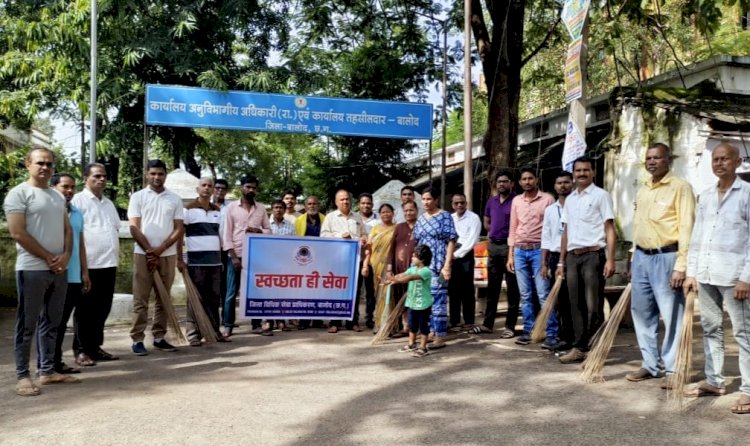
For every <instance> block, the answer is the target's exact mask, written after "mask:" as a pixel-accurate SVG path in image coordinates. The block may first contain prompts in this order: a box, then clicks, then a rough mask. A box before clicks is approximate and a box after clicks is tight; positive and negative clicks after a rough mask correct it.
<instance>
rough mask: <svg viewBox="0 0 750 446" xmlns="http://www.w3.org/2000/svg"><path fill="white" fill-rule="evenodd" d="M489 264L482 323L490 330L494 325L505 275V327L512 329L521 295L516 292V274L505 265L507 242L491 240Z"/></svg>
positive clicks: (514, 326)
mask: <svg viewBox="0 0 750 446" xmlns="http://www.w3.org/2000/svg"><path fill="white" fill-rule="evenodd" d="M489 254H490V257H489V264H488V269H489V271H488V281H487V306H486V307H485V309H484V323H483V324H482V325H484V326H485V327H487V328H489V329H490V330H491V329H493V328H494V327H495V317H497V301H498V299H500V290H501V288H502V284H503V277H505V285H506V287H507V289H506V291H507V293H508V315H507V316H506V318H505V328H507V329H509V330H514V331H515V328H516V322H518V310H519V304H520V301H521V297H520V295H519V293H518V282H517V281H516V275H515V274H513V273H511V272H509V271H508V270H507V269H506V267H505V265H506V263H507V261H508V244H507V243H495V242H491V243H490V246H489Z"/></svg>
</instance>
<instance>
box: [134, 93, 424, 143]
mask: <svg viewBox="0 0 750 446" xmlns="http://www.w3.org/2000/svg"><path fill="white" fill-rule="evenodd" d="M146 124H148V125H166V126H174V127H205V128H216V129H233V130H255V131H263V132H286V133H308V134H320V135H349V136H373V137H379V138H399V139H432V104H417V103H411V102H394V101H375V100H362V99H334V98H323V97H315V96H290V95H283V94H268V93H253V92H248V91H226V92H223V91H219V90H209V89H207V88H193V87H181V86H169V85H147V86H146Z"/></svg>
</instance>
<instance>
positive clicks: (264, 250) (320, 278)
mask: <svg viewBox="0 0 750 446" xmlns="http://www.w3.org/2000/svg"><path fill="white" fill-rule="evenodd" d="M358 267H359V241H357V240H342V239H331V238H320V237H276V236H269V235H248V236H247V237H246V239H245V243H244V244H243V248H242V281H241V284H240V286H241V288H240V290H241V291H240V314H241V316H242V317H244V318H255V319H347V320H351V319H352V318H353V317H354V304H355V298H356V296H357V289H358V283H357V280H358V274H357V273H358Z"/></svg>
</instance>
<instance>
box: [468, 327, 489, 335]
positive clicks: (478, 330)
mask: <svg viewBox="0 0 750 446" xmlns="http://www.w3.org/2000/svg"><path fill="white" fill-rule="evenodd" d="M467 333H470V334H486V333H492V330H490V329H489V328H487V327H485V326H484V325H476V326H474V327H473V328H471V329H469V331H467Z"/></svg>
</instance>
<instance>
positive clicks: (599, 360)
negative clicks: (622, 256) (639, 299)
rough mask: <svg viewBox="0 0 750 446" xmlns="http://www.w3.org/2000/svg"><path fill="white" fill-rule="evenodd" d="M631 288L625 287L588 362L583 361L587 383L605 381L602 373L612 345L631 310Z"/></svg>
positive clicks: (592, 349)
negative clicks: (621, 324)
mask: <svg viewBox="0 0 750 446" xmlns="http://www.w3.org/2000/svg"><path fill="white" fill-rule="evenodd" d="M630 288H631V285H630V284H628V286H626V287H625V289H624V290H623V291H622V295H620V299H619V300H618V301H617V304H616V305H615V306H614V308H612V311H610V312H609V318H608V319H607V320H606V321H605V322H604V323H603V324H602V326H601V327H599V330H597V332H596V334H595V335H594V337H593V338H592V342H593V344H592V348H591V351H589V354H588V356H587V357H586V360H585V361H583V364H581V367H582V368H583V372H581V379H582V380H583V381H584V382H587V383H593V382H601V381H604V377H602V375H601V372H602V369H603V368H604V362H605V361H606V360H607V356H609V351H610V350H611V349H612V344H613V343H614V341H615V336H616V335H617V330H618V329H619V328H620V322H622V318H623V317H624V316H625V313H627V312H628V311H629V310H630Z"/></svg>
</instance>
